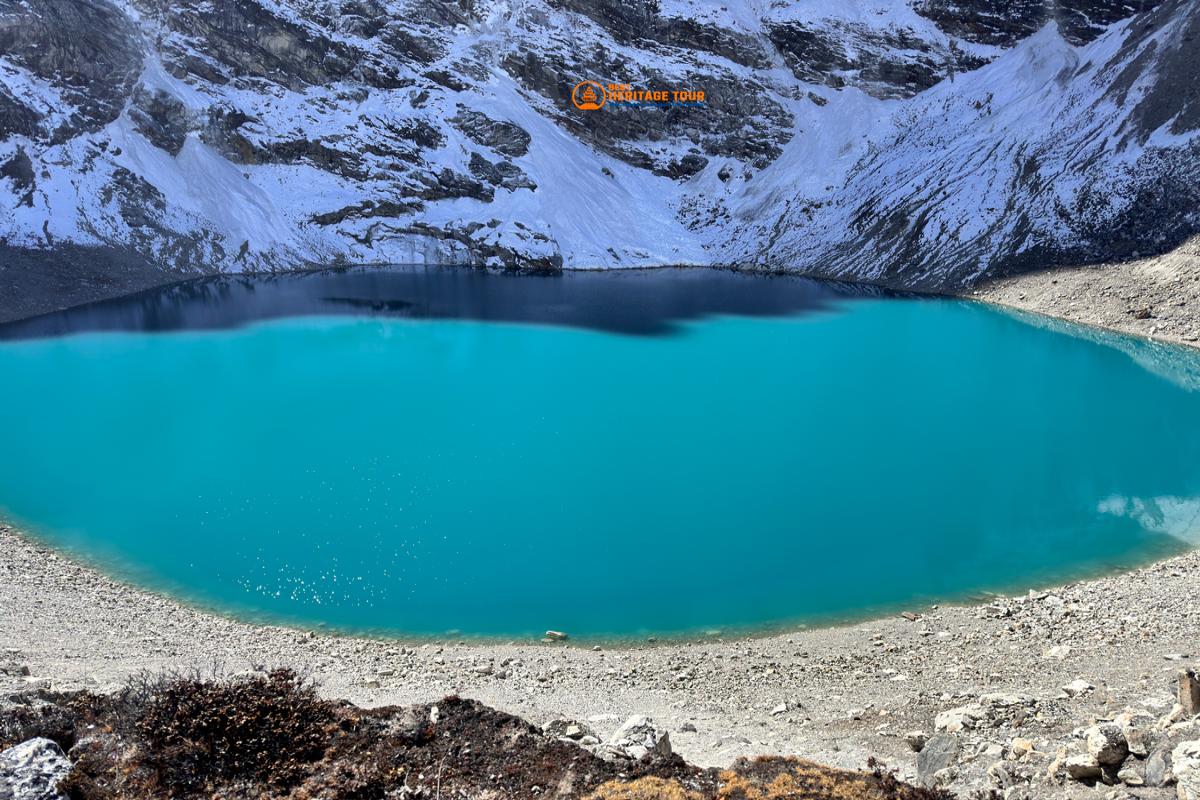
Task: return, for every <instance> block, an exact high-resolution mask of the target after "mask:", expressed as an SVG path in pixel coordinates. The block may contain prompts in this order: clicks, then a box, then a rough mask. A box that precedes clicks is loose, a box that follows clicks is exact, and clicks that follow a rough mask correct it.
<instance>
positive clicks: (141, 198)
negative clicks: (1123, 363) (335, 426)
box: [0, 0, 1200, 288]
mask: <svg viewBox="0 0 1200 800" xmlns="http://www.w3.org/2000/svg"><path fill="white" fill-rule="evenodd" d="M1198 33H1200V0H1167V1H1166V2H1162V3H1160V4H1157V5H1156V4H1155V3H1154V2H1150V0H1147V2H1144V3H1142V2H1134V3H1129V2H1123V1H1120V0H1072V1H1071V2H1070V3H1065V2H1064V3H1057V4H1056V3H1045V2H1042V0H1038V2H1036V3H1033V2H1017V3H1000V2H995V0H956V2H954V3H947V2H941V0H847V2H842V3H836V4H834V3H828V2H821V1H819V0H800V1H799V2H787V3H784V2H779V1H778V0H774V1H771V2H769V1H768V0H725V1H724V2H722V0H457V1H456V2H450V1H447V0H180V1H179V2H169V1H168V0H0V209H3V211H2V212H0V244H3V245H5V246H7V247H8V248H10V249H12V248H20V249H25V250H43V251H48V252H50V253H51V254H53V252H54V251H55V249H56V248H67V247H70V248H75V249H77V248H79V247H84V248H88V247H91V248H97V250H98V252H108V253H119V254H120V255H121V256H122V258H125V259H128V258H130V257H135V258H138V259H140V260H143V261H145V262H148V263H151V264H154V265H158V266H160V267H162V268H163V269H167V270H171V271H173V272H178V273H187V272H203V271H211V270H264V269H268V270H270V269H287V268H292V267H297V266H305V265H310V264H337V263H363V262H437V263H470V264H478V265H490V266H503V267H523V268H532V269H542V270H555V269H560V268H563V267H580V268H586V267H605V266H636V265H650V264H680V263H693V264H716V263H720V264H737V265H748V266H763V267H769V268H773V269H794V270H800V271H809V272H814V273H818V274H826V275H837V276H840V277H847V278H857V279H866V280H873V281H878V282H881V283H887V284H892V285H903V286H913V287H923V288H941V287H946V286H952V285H960V284H963V283H967V282H970V281H972V280H975V279H977V278H979V277H980V276H985V275H988V274H994V273H998V272H1003V271H1011V270H1016V269H1025V268H1033V267H1036V266H1038V265H1040V264H1046V263H1062V262H1064V261H1078V260H1083V259H1089V258H1120V257H1123V256H1128V255H1132V254H1133V253H1134V251H1142V252H1149V251H1152V250H1156V249H1159V250H1161V249H1166V248H1168V247H1170V246H1171V245H1173V244H1175V243H1176V242H1177V241H1179V240H1180V239H1181V238H1182V237H1183V236H1185V235H1187V234H1189V233H1192V232H1195V231H1197V230H1200V215H1198V209H1200V204H1198V203H1197V200H1198V199H1200V194H1198V193H1200V189H1198V187H1200V180H1198V178H1200V138H1198V137H1197V135H1196V134H1197V130H1198V129H1200V99H1198V98H1197V94H1196V93H1197V88H1196V87H1197V86H1200V74H1198V73H1200V39H1198V38H1197V34H1198ZM582 80H595V81H599V82H601V83H604V84H610V83H622V84H628V85H630V86H632V87H633V88H635V89H636V88H644V89H690V90H701V91H703V92H704V93H705V101H706V102H705V105H704V106H702V107H681V106H671V107H665V108H664V107H617V106H616V105H615V104H612V103H610V104H606V105H605V107H603V108H601V109H599V110H595V111H585V110H580V109H579V108H576V107H575V105H574V104H573V103H572V88H573V87H574V86H575V85H576V84H577V83H578V82H579V81H582Z"/></svg>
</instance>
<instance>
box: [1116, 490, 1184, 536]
mask: <svg viewBox="0 0 1200 800" xmlns="http://www.w3.org/2000/svg"><path fill="white" fill-rule="evenodd" d="M1097 510H1098V511H1099V512H1100V513H1102V514H1111V515H1112V516H1114V517H1127V518H1129V519H1132V520H1133V521H1134V522H1136V523H1137V524H1139V525H1141V526H1142V528H1143V529H1144V530H1147V531H1150V532H1151V533H1165V534H1167V535H1168V536H1174V537H1175V538H1176V539H1180V540H1182V541H1184V542H1187V543H1188V544H1191V545H1200V497H1173V496H1166V497H1149V498H1141V497H1122V496H1121V495H1113V496H1112V497H1109V498H1107V499H1106V500H1104V501H1103V502H1101V503H1100V505H1099V506H1098V507H1097Z"/></svg>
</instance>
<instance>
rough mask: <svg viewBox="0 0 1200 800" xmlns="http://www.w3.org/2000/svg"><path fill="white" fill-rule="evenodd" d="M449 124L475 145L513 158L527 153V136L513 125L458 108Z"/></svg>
mask: <svg viewBox="0 0 1200 800" xmlns="http://www.w3.org/2000/svg"><path fill="white" fill-rule="evenodd" d="M450 124H451V125H453V126H454V127H455V128H458V130H460V131H461V132H462V133H463V135H465V136H466V137H467V138H468V139H470V140H471V141H473V142H475V143H476V144H481V145H483V146H484V147H490V148H492V149H493V150H495V151H496V152H497V153H500V154H502V155H506V156H510V157H514V158H515V157H518V156H523V155H525V154H526V153H527V152H529V141H530V138H529V134H528V133H526V132H525V129H524V128H522V127H521V126H520V125H517V124H515V123H512V122H507V121H505V120H495V119H492V118H491V117H489V116H488V115H487V114H484V113H483V112H481V111H472V110H471V109H469V108H465V107H463V106H459V107H458V113H457V114H456V115H455V116H453V117H451V118H450Z"/></svg>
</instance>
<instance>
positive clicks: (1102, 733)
mask: <svg viewBox="0 0 1200 800" xmlns="http://www.w3.org/2000/svg"><path fill="white" fill-rule="evenodd" d="M1087 749H1088V753H1090V754H1091V756H1092V758H1094V759H1096V763H1097V764H1120V763H1121V762H1122V761H1124V760H1125V757H1126V756H1128V755H1129V743H1128V742H1126V741H1125V734H1124V732H1122V730H1121V726H1120V725H1118V724H1117V723H1115V722H1105V723H1103V724H1100V725H1093V726H1092V727H1090V728H1088V730H1087Z"/></svg>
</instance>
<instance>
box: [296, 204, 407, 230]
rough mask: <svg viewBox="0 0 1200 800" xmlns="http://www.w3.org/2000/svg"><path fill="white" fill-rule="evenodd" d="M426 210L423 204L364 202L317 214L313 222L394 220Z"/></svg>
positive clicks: (321, 223) (331, 223)
mask: <svg viewBox="0 0 1200 800" xmlns="http://www.w3.org/2000/svg"><path fill="white" fill-rule="evenodd" d="M424 208H425V206H424V205H422V204H421V203H407V202H406V203H397V202H394V201H392V200H380V201H378V202H377V201H375V200H364V201H362V202H361V203H358V204H357V205H352V206H345V207H344V208H339V209H338V210H337V211H330V212H328V213H325V214H316V215H315V216H313V218H312V221H313V222H315V223H316V224H318V225H337V224H338V223H339V222H344V221H345V220H347V219H371V218H380V217H382V218H385V219H394V218H399V217H405V216H410V215H412V214H415V213H418V212H420V211H422V210H423V209H424Z"/></svg>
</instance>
